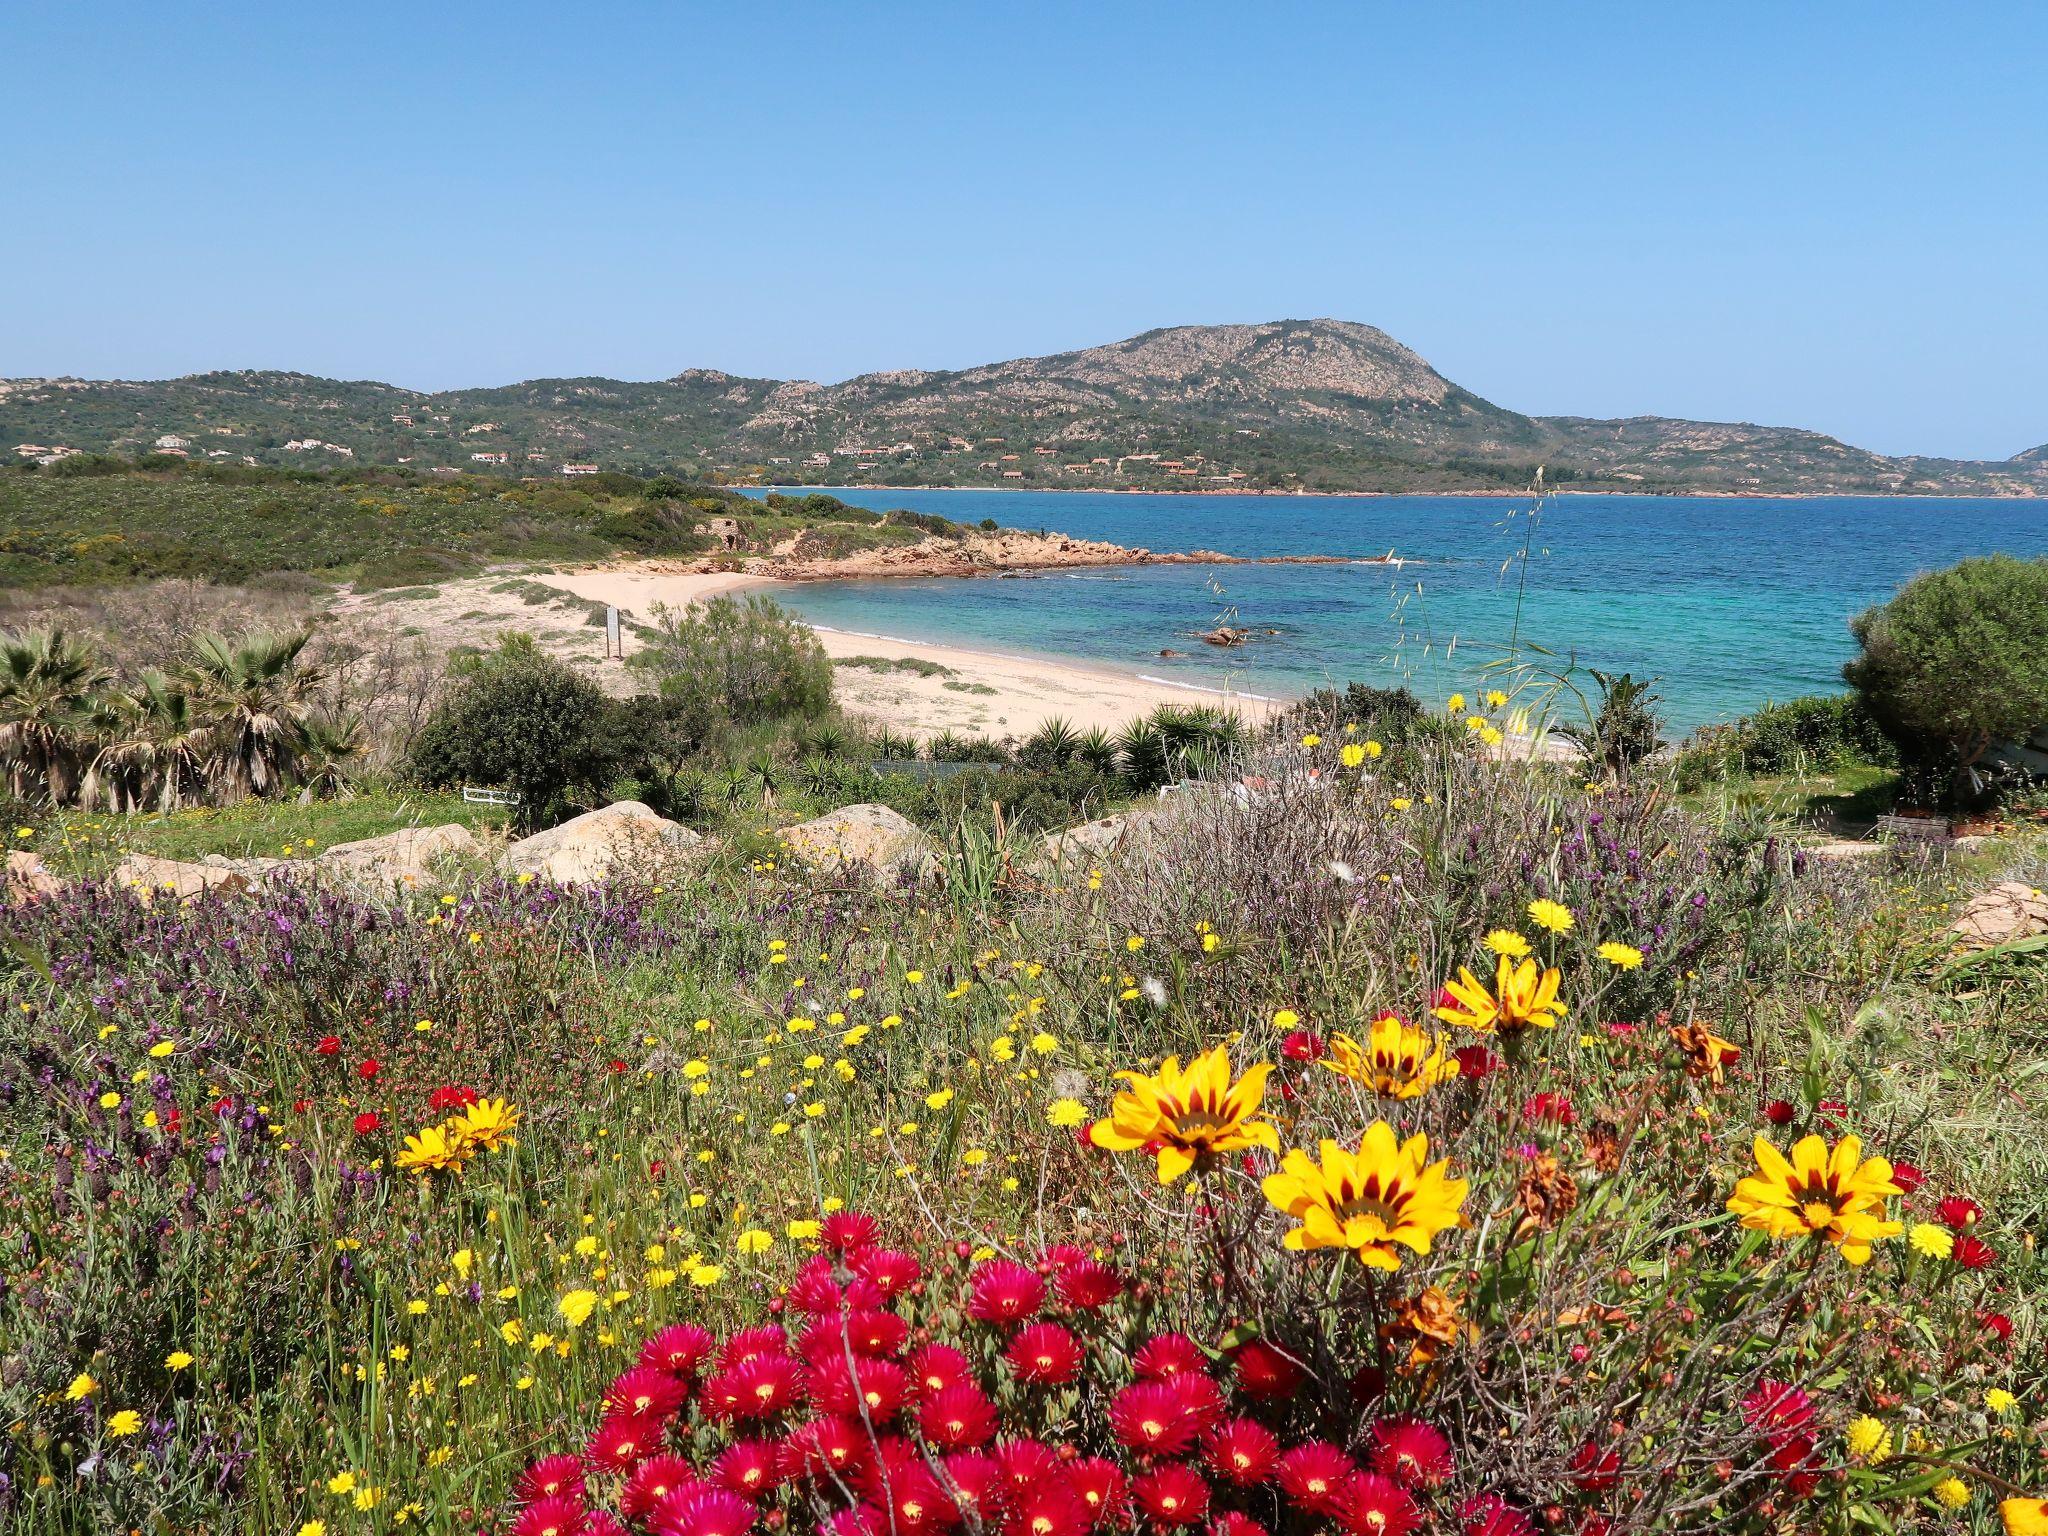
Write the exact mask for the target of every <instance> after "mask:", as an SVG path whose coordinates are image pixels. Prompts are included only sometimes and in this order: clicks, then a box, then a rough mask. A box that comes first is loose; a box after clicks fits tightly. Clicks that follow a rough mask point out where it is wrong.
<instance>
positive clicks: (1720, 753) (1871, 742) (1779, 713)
mask: <svg viewBox="0 0 2048 1536" xmlns="http://www.w3.org/2000/svg"><path fill="white" fill-rule="evenodd" d="M1898 762H1899V754H1898V748H1897V747H1896V746H1895V745H1894V744H1893V743H1892V741H1891V740H1890V739H1889V738H1888V737H1887V736H1886V735H1885V734H1884V732H1883V731H1881V730H1879V729H1878V725H1877V722H1876V721H1875V720H1874V719H1872V718H1871V715H1870V711H1869V710H1868V709H1866V708H1865V707H1864V705H1863V701H1862V700H1861V699H1859V698H1857V696H1856V695H1855V694H1853V693H1838V694H1830V695H1815V694H1809V695H1807V696H1805V697H1803V698H1797V699H1787V700H1786V701H1785V702H1784V703H1782V704H1766V705H1765V706H1764V707H1763V708H1762V709H1760V710H1757V711H1756V712H1755V713H1754V714H1750V715H1744V716H1742V717H1741V718H1740V719H1738V720H1735V721H1732V722H1731V723H1729V724H1727V725H1711V726H1703V727H1702V728H1701V729H1699V730H1698V731H1695V732H1694V733H1693V735H1692V736H1691V738H1690V739H1689V740H1688V741H1687V742H1686V744H1685V747H1684V750H1682V751H1681V752H1680V753H1679V754H1678V761H1677V771H1678V779H1679V788H1680V789H1682V790H1688V791H1689V790H1694V789H1698V788H1699V787H1700V786H1701V785H1703V784H1710V783H1715V782H1718V781H1719V780H1721V779H1724V778H1726V777H1728V775H1730V774H1731V773H1754V774H1766V775H1775V774H1796V773H1831V772H1834V771H1836V770H1838V769H1842V768H1848V767H1852V766H1854V765H1855V764H1858V763H1875V764H1877V765H1879V766H1881V767H1886V768H1891V767H1896V766H1898Z"/></svg>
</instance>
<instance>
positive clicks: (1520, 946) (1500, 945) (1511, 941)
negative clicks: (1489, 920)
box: [1479, 928, 1529, 960]
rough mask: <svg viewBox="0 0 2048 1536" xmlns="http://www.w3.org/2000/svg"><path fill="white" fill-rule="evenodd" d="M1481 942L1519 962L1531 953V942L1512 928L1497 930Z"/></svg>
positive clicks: (1497, 952)
mask: <svg viewBox="0 0 2048 1536" xmlns="http://www.w3.org/2000/svg"><path fill="white" fill-rule="evenodd" d="M1479 942H1480V943H1482V944H1484V945H1485V946H1486V947H1487V948H1488V949H1490V950H1492V951H1493V952H1494V953H1495V954H1496V955H1506V956H1507V957H1508V958H1509V959H1510V960H1519V959H1521V958H1522V957H1523V956H1524V955H1526V954H1528V953H1529V941H1528V940H1527V939H1525V938H1523V937H1522V936H1521V935H1520V934H1519V933H1517V932H1515V930H1514V929H1512V928H1496V929H1494V930H1493V932H1491V933H1489V934H1488V935H1487V936H1486V937H1485V938H1483V939H1481V940H1480V941H1479Z"/></svg>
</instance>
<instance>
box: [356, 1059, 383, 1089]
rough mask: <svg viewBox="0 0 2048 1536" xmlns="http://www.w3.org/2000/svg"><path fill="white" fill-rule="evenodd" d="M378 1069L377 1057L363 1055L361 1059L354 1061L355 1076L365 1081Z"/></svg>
mask: <svg viewBox="0 0 2048 1536" xmlns="http://www.w3.org/2000/svg"><path fill="white" fill-rule="evenodd" d="M378 1071H379V1068H378V1065H377V1058H376V1057H374V1056H365V1057H364V1058H363V1059H362V1060H361V1061H359V1062H357V1063H356V1076H357V1077H360V1078H361V1079H362V1080H363V1081H364V1082H366V1083H367V1082H369V1081H370V1080H371V1079H372V1078H374V1077H375V1076H376V1075H377V1073H378Z"/></svg>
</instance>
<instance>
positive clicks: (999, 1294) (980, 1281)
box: [967, 1259, 1045, 1323]
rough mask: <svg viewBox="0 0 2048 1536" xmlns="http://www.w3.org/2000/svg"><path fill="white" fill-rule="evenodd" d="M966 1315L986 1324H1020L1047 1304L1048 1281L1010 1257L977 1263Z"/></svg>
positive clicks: (1035, 1314) (1034, 1315)
mask: <svg viewBox="0 0 2048 1536" xmlns="http://www.w3.org/2000/svg"><path fill="white" fill-rule="evenodd" d="M971 1286H972V1293H971V1294H970V1296H969V1297H968V1302H967V1315H968V1316H969V1317H972V1318H976V1319H978V1320H979V1321H981V1322H984V1323H1021V1322H1022V1321H1024V1319H1026V1318H1028V1317H1036V1316H1037V1315H1038V1309H1039V1308H1040V1307H1042V1306H1044V1305H1045V1281H1044V1279H1043V1278H1041V1277H1040V1275H1039V1273H1038V1271H1037V1270H1035V1269H1026V1268H1025V1267H1024V1266H1023V1265H1022V1264H1017V1263H1013V1262H1012V1261H1011V1260H1009V1259H990V1260H988V1261H987V1262H986V1263H984V1264H979V1265H976V1266H975V1270H974V1276H973V1279H972V1281H971Z"/></svg>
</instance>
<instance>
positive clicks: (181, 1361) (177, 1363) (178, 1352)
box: [164, 1349, 192, 1371]
mask: <svg viewBox="0 0 2048 1536" xmlns="http://www.w3.org/2000/svg"><path fill="white" fill-rule="evenodd" d="M191 1364H192V1357H191V1356H190V1355H188V1354H186V1353H185V1351H184V1350H182V1349H174V1350H172V1351H171V1352H170V1353H169V1354H168V1355H165V1356H164V1369H165V1370H167V1371H182V1370H184V1369H186V1368H187V1367H188V1366H190V1365H191Z"/></svg>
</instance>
